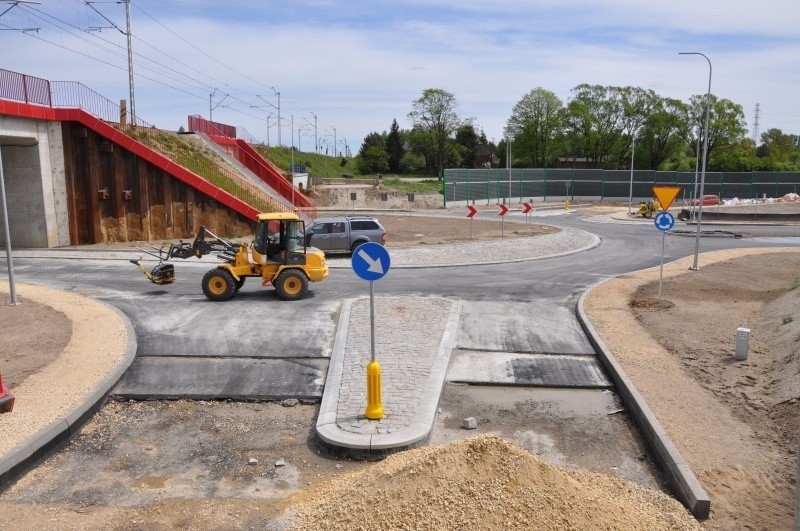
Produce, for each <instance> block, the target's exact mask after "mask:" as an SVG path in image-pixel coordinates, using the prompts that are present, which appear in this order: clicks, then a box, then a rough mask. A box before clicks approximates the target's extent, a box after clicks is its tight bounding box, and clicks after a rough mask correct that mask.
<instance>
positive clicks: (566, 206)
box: [564, 199, 569, 210]
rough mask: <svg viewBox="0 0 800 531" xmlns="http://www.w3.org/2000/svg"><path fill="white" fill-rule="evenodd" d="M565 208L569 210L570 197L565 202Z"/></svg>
mask: <svg viewBox="0 0 800 531" xmlns="http://www.w3.org/2000/svg"><path fill="white" fill-rule="evenodd" d="M564 209H566V210H569V199H567V200H566V201H565V202H564Z"/></svg>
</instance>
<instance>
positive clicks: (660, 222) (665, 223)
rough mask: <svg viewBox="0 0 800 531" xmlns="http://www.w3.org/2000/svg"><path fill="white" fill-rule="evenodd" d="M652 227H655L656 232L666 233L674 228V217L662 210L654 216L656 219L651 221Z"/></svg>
mask: <svg viewBox="0 0 800 531" xmlns="http://www.w3.org/2000/svg"><path fill="white" fill-rule="evenodd" d="M653 225H655V226H656V228H657V229H658V230H660V231H664V232H666V231H668V230H670V229H671V228H672V227H674V226H675V217H674V216H673V215H672V214H670V213H669V212H667V211H666V210H662V211H661V212H659V213H658V214H656V217H655V218H654V219H653Z"/></svg>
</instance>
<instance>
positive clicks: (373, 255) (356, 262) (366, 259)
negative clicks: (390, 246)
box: [351, 242, 392, 281]
mask: <svg viewBox="0 0 800 531" xmlns="http://www.w3.org/2000/svg"><path fill="white" fill-rule="evenodd" d="M351 261H352V263H353V271H355V272H356V275H358V276H360V277H361V278H363V279H364V280H369V281H373V280H380V279H382V278H383V276H384V275H385V274H386V273H387V272H388V271H389V266H390V265H391V262H392V261H391V259H390V258H389V251H387V250H386V247H384V246H383V245H381V244H379V243H375V242H367V243H363V244H361V245H359V246H358V247H356V250H355V251H353V257H352V259H351Z"/></svg>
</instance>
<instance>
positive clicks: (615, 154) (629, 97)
mask: <svg viewBox="0 0 800 531" xmlns="http://www.w3.org/2000/svg"><path fill="white" fill-rule="evenodd" d="M571 93H572V96H571V98H570V100H569V101H568V102H567V103H566V104H565V103H564V102H563V101H561V100H560V99H559V98H558V96H556V95H555V94H554V93H553V92H551V91H549V90H546V89H544V88H541V87H537V88H534V89H533V90H531V91H530V92H528V93H527V94H525V95H523V96H522V97H521V98H520V99H519V101H518V102H517V103H516V104H515V105H514V107H513V109H512V111H511V115H510V116H509V118H508V120H507V122H506V126H505V129H504V132H503V133H504V138H503V140H501V141H500V142H498V143H497V144H495V143H493V142H489V141H488V140H487V139H486V135H485V133H484V132H483V131H482V130H480V129H479V127H478V126H477V124H476V123H475V120H474V119H473V118H462V117H460V116H459V114H458V112H457V109H458V102H457V100H456V97H455V96H454V95H453V94H452V93H450V92H448V91H446V90H443V89H437V88H430V89H425V90H424V91H423V92H422V95H421V96H420V97H419V98H418V99H416V100H414V101H413V102H412V103H411V111H410V112H409V113H408V117H409V118H410V119H411V122H412V124H413V125H412V127H411V129H407V130H402V129H400V127H399V126H398V124H397V120H396V119H395V120H393V121H392V124H391V127H390V128H389V131H388V132H387V131H384V132H382V133H379V132H372V133H369V134H368V135H367V136H366V137H365V138H364V142H363V143H362V145H361V149H360V151H359V153H358V156H357V158H356V167H357V169H358V171H359V172H360V173H362V174H370V173H397V174H420V173H428V174H431V175H438V176H440V177H441V175H442V170H443V169H444V168H478V167H506V164H507V161H506V156H507V153H508V152H510V154H511V165H512V166H513V167H531V168H550V167H556V166H561V167H572V166H574V165H575V163H576V161H581V163H582V166H583V167H590V168H602V169H627V168H630V164H631V159H632V158H633V161H634V166H635V168H636V169H650V170H677V171H693V170H694V168H695V164H696V161H697V160H698V153H699V154H700V160H702V150H703V144H704V142H705V138H704V136H703V135H704V132H705V116H706V114H705V113H706V99H707V95H706V94H699V95H695V96H692V97H691V98H689V101H688V102H684V101H681V100H677V99H673V98H666V97H662V96H660V95H658V94H657V93H656V92H655V91H653V90H650V89H642V88H639V87H630V86H628V87H614V86H601V85H589V84H581V85H578V86H576V87H575V88H573V89H572V91H571ZM709 100H710V110H709V126H708V153H707V161H708V162H707V169H708V170H709V171H754V170H766V171H776V170H779V171H792V170H800V137H798V135H796V134H786V133H784V132H783V131H781V130H780V129H769V130H768V131H765V132H764V133H762V134H761V135H760V138H759V139H758V140H759V142H758V143H757V142H755V141H753V140H752V139H751V138H749V137H748V136H747V132H748V131H747V124H746V122H745V118H744V111H743V110H742V106H741V105H738V104H736V103H734V102H732V101H730V100H727V99H725V98H719V97H717V96H716V95H714V94H711V96H710V98H709Z"/></svg>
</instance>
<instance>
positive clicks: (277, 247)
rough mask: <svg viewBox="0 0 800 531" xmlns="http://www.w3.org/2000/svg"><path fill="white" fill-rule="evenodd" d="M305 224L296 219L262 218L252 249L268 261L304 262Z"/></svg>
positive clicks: (283, 262) (284, 262)
mask: <svg viewBox="0 0 800 531" xmlns="http://www.w3.org/2000/svg"><path fill="white" fill-rule="evenodd" d="M304 229H305V224H304V223H303V221H302V220H296V219H279V220H278V219H262V220H259V222H258V227H257V228H256V236H255V240H254V241H253V249H254V250H255V251H256V252H257V253H258V254H260V255H262V256H266V257H267V261H269V262H278V263H282V264H305V263H306V246H305V239H304V236H303V234H304Z"/></svg>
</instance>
